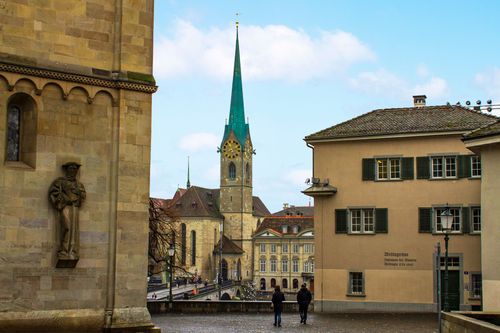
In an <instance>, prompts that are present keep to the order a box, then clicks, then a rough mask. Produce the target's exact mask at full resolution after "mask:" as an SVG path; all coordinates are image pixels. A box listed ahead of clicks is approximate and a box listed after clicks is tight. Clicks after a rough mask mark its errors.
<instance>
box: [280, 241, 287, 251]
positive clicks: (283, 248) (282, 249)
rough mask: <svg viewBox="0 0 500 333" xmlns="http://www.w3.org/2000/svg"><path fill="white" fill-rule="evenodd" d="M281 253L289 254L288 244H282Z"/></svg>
mask: <svg viewBox="0 0 500 333" xmlns="http://www.w3.org/2000/svg"><path fill="white" fill-rule="evenodd" d="M281 253H288V244H287V243H283V244H281Z"/></svg>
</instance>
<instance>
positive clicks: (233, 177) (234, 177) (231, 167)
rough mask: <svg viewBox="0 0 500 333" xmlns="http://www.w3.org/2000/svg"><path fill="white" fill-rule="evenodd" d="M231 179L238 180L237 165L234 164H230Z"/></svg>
mask: <svg viewBox="0 0 500 333" xmlns="http://www.w3.org/2000/svg"><path fill="white" fill-rule="evenodd" d="M229 179H231V180H235V179H236V165H234V163H233V162H231V163H229Z"/></svg>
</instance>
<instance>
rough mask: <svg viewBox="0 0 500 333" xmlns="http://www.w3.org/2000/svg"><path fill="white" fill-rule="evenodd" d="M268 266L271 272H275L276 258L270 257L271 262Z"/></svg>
mask: <svg viewBox="0 0 500 333" xmlns="http://www.w3.org/2000/svg"><path fill="white" fill-rule="evenodd" d="M269 266H270V271H271V273H276V272H277V271H278V267H277V266H278V265H277V260H276V259H271V264H270V265H269Z"/></svg>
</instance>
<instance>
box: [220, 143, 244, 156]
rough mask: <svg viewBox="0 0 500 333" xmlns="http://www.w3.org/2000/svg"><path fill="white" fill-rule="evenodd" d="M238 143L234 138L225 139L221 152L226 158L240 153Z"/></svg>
mask: <svg viewBox="0 0 500 333" xmlns="http://www.w3.org/2000/svg"><path fill="white" fill-rule="evenodd" d="M240 150H241V147H240V144H239V143H238V142H237V141H234V140H227V141H226V143H224V146H223V147H222V152H223V153H224V156H226V157H227V158H231V159H233V158H235V157H238V156H239V155H240Z"/></svg>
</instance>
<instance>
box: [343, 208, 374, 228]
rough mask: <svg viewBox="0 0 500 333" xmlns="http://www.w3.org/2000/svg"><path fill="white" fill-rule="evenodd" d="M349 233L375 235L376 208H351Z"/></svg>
mask: <svg viewBox="0 0 500 333" xmlns="http://www.w3.org/2000/svg"><path fill="white" fill-rule="evenodd" d="M358 226H359V227H358ZM349 233H351V234H374V233H375V208H349Z"/></svg>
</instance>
